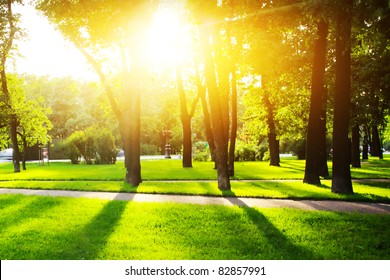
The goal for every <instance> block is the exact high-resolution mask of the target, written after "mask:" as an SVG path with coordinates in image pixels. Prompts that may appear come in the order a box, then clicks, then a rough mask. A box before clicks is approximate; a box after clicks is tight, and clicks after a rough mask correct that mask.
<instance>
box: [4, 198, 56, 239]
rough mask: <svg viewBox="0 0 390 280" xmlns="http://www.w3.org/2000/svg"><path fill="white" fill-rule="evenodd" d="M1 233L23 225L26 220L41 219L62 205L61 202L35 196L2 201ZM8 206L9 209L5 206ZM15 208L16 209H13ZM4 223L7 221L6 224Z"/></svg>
mask: <svg viewBox="0 0 390 280" xmlns="http://www.w3.org/2000/svg"><path fill="white" fill-rule="evenodd" d="M0 203H1V205H2V207H1V208H0V209H1V211H2V212H1V219H0V232H5V231H6V230H7V229H8V228H10V227H15V226H18V225H20V224H22V223H23V222H24V221H25V220H30V219H39V218H40V217H41V216H43V215H45V214H46V213H48V212H50V211H52V210H53V208H54V207H56V206H59V205H61V202H60V201H53V200H51V199H38V197H35V196H24V195H10V197H9V198H7V199H6V200H4V199H1V200H0ZM4 205H7V206H8V207H7V209H6V208H4V207H3V206H4ZM13 206H14V207H13ZM3 221H6V223H4V222H3Z"/></svg>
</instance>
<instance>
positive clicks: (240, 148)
mask: <svg viewBox="0 0 390 280" xmlns="http://www.w3.org/2000/svg"><path fill="white" fill-rule="evenodd" d="M267 150H268V146H267V145H266V144H265V143H262V144H261V145H260V146H259V145H254V144H250V143H244V142H242V141H238V142H237V143H236V150H235V155H234V160H235V161H259V160H263V159H264V155H265V152H266V151H267Z"/></svg>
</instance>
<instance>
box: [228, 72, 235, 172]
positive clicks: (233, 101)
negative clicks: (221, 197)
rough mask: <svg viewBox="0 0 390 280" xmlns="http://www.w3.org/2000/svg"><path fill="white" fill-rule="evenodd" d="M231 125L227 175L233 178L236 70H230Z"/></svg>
mask: <svg viewBox="0 0 390 280" xmlns="http://www.w3.org/2000/svg"><path fill="white" fill-rule="evenodd" d="M231 87H232V125H231V130H230V145H229V175H230V176H234V151H235V149H236V138H237V77H236V69H235V67H233V70H232V85H231Z"/></svg>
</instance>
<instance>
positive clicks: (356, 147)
mask: <svg viewBox="0 0 390 280" xmlns="http://www.w3.org/2000/svg"><path fill="white" fill-rule="evenodd" d="M351 164H352V167H356V168H360V167H361V164H360V128H359V125H354V126H353V127H352V149H351Z"/></svg>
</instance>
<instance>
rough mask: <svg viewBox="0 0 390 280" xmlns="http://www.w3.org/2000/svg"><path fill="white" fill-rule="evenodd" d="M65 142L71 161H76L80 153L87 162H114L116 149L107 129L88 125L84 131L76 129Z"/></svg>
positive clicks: (113, 139)
mask: <svg viewBox="0 0 390 280" xmlns="http://www.w3.org/2000/svg"><path fill="white" fill-rule="evenodd" d="M66 144H67V146H68V147H67V151H68V152H67V153H68V156H69V157H70V159H71V161H72V163H78V162H79V161H78V158H79V157H80V155H81V156H82V157H83V158H84V160H85V162H86V163H87V164H93V163H94V162H95V163H97V164H114V163H115V162H116V155H117V153H118V150H117V149H116V147H115V138H114V136H113V135H112V133H111V132H110V131H109V130H108V129H98V128H96V127H89V128H87V129H86V130H84V131H76V132H74V133H73V134H72V135H70V136H69V138H68V139H67V140H66ZM76 159H77V160H76Z"/></svg>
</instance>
